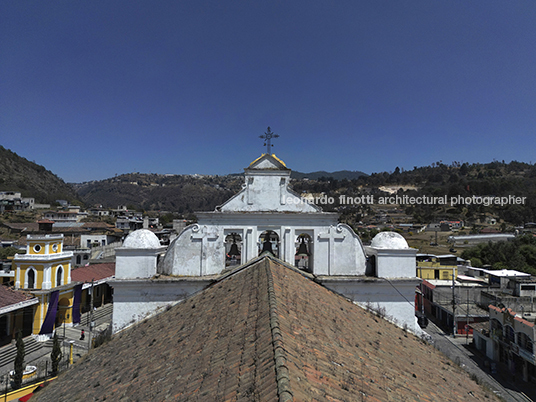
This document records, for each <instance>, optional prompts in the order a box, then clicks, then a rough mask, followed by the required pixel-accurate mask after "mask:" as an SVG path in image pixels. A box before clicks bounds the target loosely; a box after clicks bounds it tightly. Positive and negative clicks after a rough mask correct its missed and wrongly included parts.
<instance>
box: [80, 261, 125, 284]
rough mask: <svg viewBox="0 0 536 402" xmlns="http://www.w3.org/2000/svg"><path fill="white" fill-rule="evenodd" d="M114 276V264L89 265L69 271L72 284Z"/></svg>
mask: <svg viewBox="0 0 536 402" xmlns="http://www.w3.org/2000/svg"><path fill="white" fill-rule="evenodd" d="M114 275H115V262H111V263H104V264H91V265H87V266H84V267H79V268H76V269H73V270H72V271H71V279H72V280H73V281H74V282H91V280H95V281H98V280H100V279H104V278H109V277H112V276H114Z"/></svg>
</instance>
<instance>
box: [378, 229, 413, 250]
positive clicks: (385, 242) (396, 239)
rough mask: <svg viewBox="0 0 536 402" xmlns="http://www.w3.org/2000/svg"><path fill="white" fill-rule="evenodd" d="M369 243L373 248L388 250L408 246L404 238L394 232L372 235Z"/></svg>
mask: <svg viewBox="0 0 536 402" xmlns="http://www.w3.org/2000/svg"><path fill="white" fill-rule="evenodd" d="M370 245H371V247H374V248H382V249H390V250H393V249H395V250H396V249H403V248H409V246H408V242H407V241H406V239H404V237H402V235H400V234H398V233H396V232H380V233H378V234H377V235H376V236H374V239H372V242H371V243H370Z"/></svg>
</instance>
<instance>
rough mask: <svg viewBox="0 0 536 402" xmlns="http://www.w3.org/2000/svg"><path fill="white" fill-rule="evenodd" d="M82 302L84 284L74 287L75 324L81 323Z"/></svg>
mask: <svg viewBox="0 0 536 402" xmlns="http://www.w3.org/2000/svg"><path fill="white" fill-rule="evenodd" d="M81 302H82V284H80V285H76V286H75V287H74V301H73V324H80V303H81Z"/></svg>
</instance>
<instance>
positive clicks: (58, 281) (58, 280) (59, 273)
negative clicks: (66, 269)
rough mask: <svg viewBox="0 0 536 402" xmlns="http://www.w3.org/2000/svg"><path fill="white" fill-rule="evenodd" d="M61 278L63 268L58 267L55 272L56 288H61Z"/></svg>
mask: <svg viewBox="0 0 536 402" xmlns="http://www.w3.org/2000/svg"><path fill="white" fill-rule="evenodd" d="M62 278H63V267H62V266H61V265H60V266H59V267H58V269H57V270H56V286H61V284H62Z"/></svg>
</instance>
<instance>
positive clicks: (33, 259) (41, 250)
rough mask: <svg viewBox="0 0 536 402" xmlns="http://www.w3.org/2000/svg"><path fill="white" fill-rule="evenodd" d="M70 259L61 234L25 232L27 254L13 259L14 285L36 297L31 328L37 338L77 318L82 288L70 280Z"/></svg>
mask: <svg viewBox="0 0 536 402" xmlns="http://www.w3.org/2000/svg"><path fill="white" fill-rule="evenodd" d="M72 258H73V253H72V252H71V251H64V250H63V235H62V234H59V235H28V237H27V246H26V254H17V255H15V257H14V258H13V267H14V269H15V270H16V273H15V288H16V289H22V290H26V291H28V292H30V293H31V294H33V295H34V296H35V297H37V298H38V300H39V304H36V305H34V316H33V330H32V334H33V335H34V337H36V338H37V339H38V340H46V339H48V338H49V337H50V336H51V335H52V334H53V332H54V329H55V328H56V327H58V326H61V325H66V326H72V325H73V322H74V323H77V322H79V321H80V307H79V306H80V295H81V287H80V285H79V286H75V284H74V283H71V265H72ZM73 306H76V308H74V309H73ZM73 312H74V317H73Z"/></svg>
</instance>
